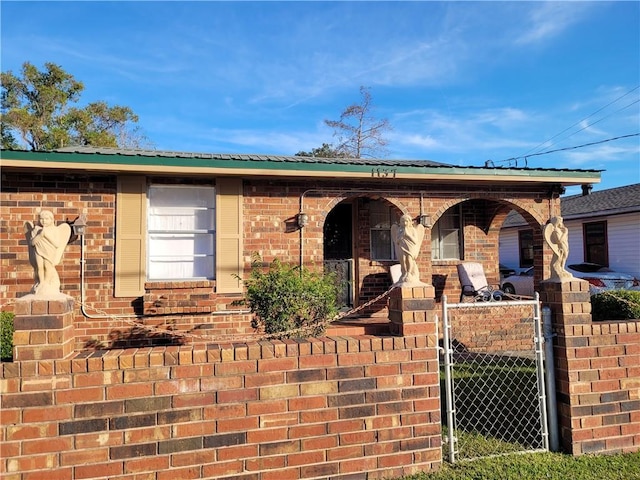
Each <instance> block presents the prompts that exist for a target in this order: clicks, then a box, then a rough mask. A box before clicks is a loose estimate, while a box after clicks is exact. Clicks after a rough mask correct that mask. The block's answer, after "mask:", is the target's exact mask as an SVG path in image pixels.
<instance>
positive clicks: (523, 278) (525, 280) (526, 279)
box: [501, 267, 533, 297]
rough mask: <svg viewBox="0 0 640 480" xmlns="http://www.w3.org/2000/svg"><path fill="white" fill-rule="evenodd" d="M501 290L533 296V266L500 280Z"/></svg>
mask: <svg viewBox="0 0 640 480" xmlns="http://www.w3.org/2000/svg"><path fill="white" fill-rule="evenodd" d="M501 289H502V291H503V292H504V293H510V294H512V295H514V294H515V295H527V296H529V297H532V296H533V267H530V268H527V269H526V270H525V271H523V272H520V273H519V274H517V275H516V274H514V275H509V276H508V277H505V278H504V279H503V280H502V288H501Z"/></svg>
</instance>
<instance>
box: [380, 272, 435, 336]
mask: <svg viewBox="0 0 640 480" xmlns="http://www.w3.org/2000/svg"><path fill="white" fill-rule="evenodd" d="M435 308H436V301H435V288H434V287H433V285H418V286H409V285H408V286H403V285H399V286H398V287H396V288H394V289H393V290H392V291H391V293H390V294H389V320H390V321H391V325H390V330H391V333H392V334H393V335H399V336H403V337H406V336H411V335H428V336H429V339H431V336H433V337H434V338H435V333H436V323H435V322H436V320H435V316H436V310H435ZM437 344H438V339H437V338H435V343H434V344H433V345H431V343H429V345H428V346H429V347H436V346H437Z"/></svg>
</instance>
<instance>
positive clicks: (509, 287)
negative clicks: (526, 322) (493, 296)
mask: <svg viewBox="0 0 640 480" xmlns="http://www.w3.org/2000/svg"><path fill="white" fill-rule="evenodd" d="M567 271H568V272H569V273H571V274H572V275H573V276H574V277H576V278H582V279H583V280H587V281H588V282H589V292H590V293H591V295H595V294H596V293H600V292H604V291H606V290H619V289H624V290H636V291H640V280H638V279H637V278H634V277H633V276H632V275H628V274H626V273H620V272H614V271H613V270H610V269H609V268H607V267H604V266H602V265H598V264H596V263H588V262H585V263H576V264H573V265H568V266H567ZM502 291H503V292H505V293H511V294H515V295H527V296H533V267H531V268H528V269H527V270H525V271H524V272H521V273H520V274H519V275H510V276H508V277H506V278H505V279H504V280H503V281H502Z"/></svg>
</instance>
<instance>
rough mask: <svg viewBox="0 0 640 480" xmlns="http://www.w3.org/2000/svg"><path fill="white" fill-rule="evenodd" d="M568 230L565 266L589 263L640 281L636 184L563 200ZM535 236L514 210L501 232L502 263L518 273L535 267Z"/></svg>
mask: <svg viewBox="0 0 640 480" xmlns="http://www.w3.org/2000/svg"><path fill="white" fill-rule="evenodd" d="M561 210H562V217H563V218H564V223H565V225H566V226H567V228H568V229H569V258H568V260H567V265H571V264H573V263H580V262H592V263H599V264H601V265H605V266H607V267H609V268H610V269H612V270H615V271H618V272H623V273H628V274H630V275H633V276H635V277H636V278H640V183H636V184H634V185H628V186H625V187H619V188H611V189H609V190H601V191H597V192H591V188H590V186H583V192H582V194H581V195H572V196H568V197H563V198H562V199H561ZM532 237H533V233H532V230H531V229H530V227H529V226H528V225H527V224H526V222H525V221H524V219H523V218H522V217H521V216H520V215H519V214H517V213H516V212H515V211H512V212H511V213H510V214H509V216H508V217H507V219H506V220H505V222H504V225H503V226H502V230H501V232H500V250H499V251H500V263H501V264H503V265H506V266H508V267H511V268H515V269H516V270H522V269H525V268H527V267H530V266H532V265H533V238H532Z"/></svg>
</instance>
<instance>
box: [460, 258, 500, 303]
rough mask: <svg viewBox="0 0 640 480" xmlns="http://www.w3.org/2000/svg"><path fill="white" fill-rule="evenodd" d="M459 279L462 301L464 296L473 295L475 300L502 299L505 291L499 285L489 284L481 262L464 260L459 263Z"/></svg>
mask: <svg viewBox="0 0 640 480" xmlns="http://www.w3.org/2000/svg"><path fill="white" fill-rule="evenodd" d="M457 269H458V279H459V280H460V286H461V287H462V291H461V292H460V303H462V301H463V300H464V297H473V298H474V299H475V300H480V301H485V302H486V301H489V300H502V297H503V296H504V292H502V291H501V290H500V288H499V287H497V288H496V287H495V286H492V285H489V283H488V282H487V277H486V276H485V274H484V268H483V266H482V264H481V263H477V262H463V263H459V264H458V265H457Z"/></svg>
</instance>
